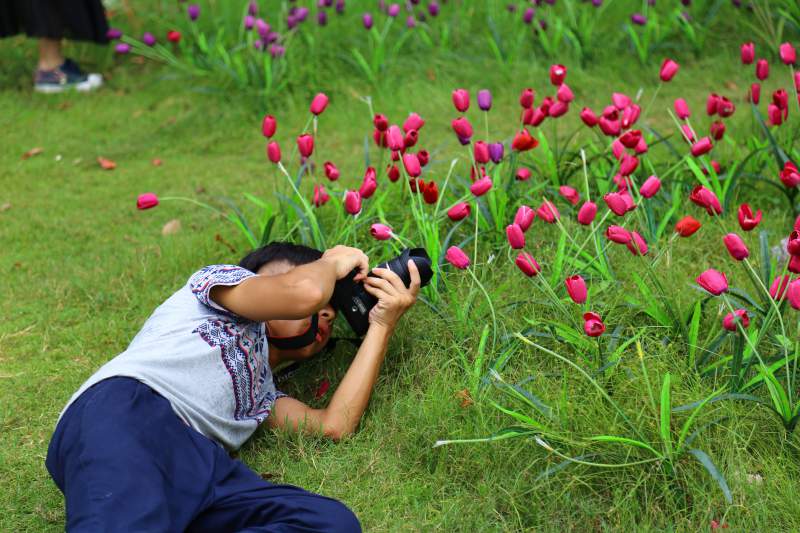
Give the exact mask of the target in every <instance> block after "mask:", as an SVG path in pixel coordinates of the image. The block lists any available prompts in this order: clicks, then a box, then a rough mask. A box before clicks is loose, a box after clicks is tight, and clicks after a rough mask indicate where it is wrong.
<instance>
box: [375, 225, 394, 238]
mask: <svg viewBox="0 0 800 533" xmlns="http://www.w3.org/2000/svg"><path fill="white" fill-rule="evenodd" d="M369 233H370V235H372V236H373V237H374V238H375V239H377V240H379V241H385V240H388V239H391V238H392V228H390V227H389V226H387V225H385V224H373V225H372V226H370V227H369Z"/></svg>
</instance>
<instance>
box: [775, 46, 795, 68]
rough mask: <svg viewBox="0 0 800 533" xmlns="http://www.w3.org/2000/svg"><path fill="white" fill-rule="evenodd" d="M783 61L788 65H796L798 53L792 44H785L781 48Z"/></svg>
mask: <svg viewBox="0 0 800 533" xmlns="http://www.w3.org/2000/svg"><path fill="white" fill-rule="evenodd" d="M779 51H780V55H781V61H783V63H784V64H786V65H794V64H795V61H797V53H796V52H795V50H794V46H792V43H783V44H782V45H781V46H780V48H779Z"/></svg>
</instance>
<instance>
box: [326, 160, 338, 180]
mask: <svg viewBox="0 0 800 533" xmlns="http://www.w3.org/2000/svg"><path fill="white" fill-rule="evenodd" d="M323 168H324V169H325V176H326V177H327V178H328V179H329V180H331V181H336V180H338V179H339V169H338V168H336V165H334V164H333V163H331V162H330V161H325V163H324V164H323Z"/></svg>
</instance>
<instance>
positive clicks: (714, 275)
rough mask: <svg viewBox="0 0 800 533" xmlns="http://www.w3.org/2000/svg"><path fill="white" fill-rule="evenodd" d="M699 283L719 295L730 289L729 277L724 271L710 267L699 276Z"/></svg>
mask: <svg viewBox="0 0 800 533" xmlns="http://www.w3.org/2000/svg"><path fill="white" fill-rule="evenodd" d="M696 281H697V284H698V285H700V286H701V287H703V288H704V289H705V290H707V291H708V292H710V293H711V294H713V295H714V296H719V295H720V294H722V293H723V292H725V291H727V290H728V278H727V277H726V276H725V274H723V273H722V272H718V271H716V270H714V269H713V268H709V269H708V270H706V271H705V272H703V273H702V274H700V275H699V276H698V277H697V280H696Z"/></svg>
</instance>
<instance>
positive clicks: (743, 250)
mask: <svg viewBox="0 0 800 533" xmlns="http://www.w3.org/2000/svg"><path fill="white" fill-rule="evenodd" d="M722 242H723V243H724V244H725V248H727V249H728V253H729V254H731V257H733V258H734V259H736V260H737V261H741V260H742V259H745V258H747V257H749V256H750V250H748V249H747V246H746V245H745V243H744V241H743V240H742V238H741V237H739V236H738V235H737V234H735V233H728V234H727V235H725V236H724V237H723V238H722Z"/></svg>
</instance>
